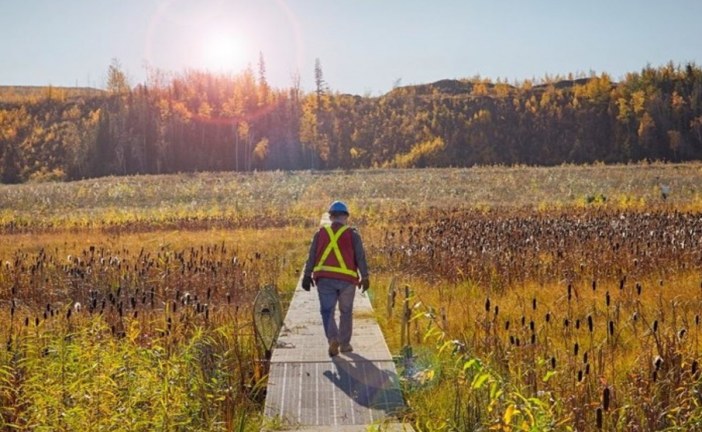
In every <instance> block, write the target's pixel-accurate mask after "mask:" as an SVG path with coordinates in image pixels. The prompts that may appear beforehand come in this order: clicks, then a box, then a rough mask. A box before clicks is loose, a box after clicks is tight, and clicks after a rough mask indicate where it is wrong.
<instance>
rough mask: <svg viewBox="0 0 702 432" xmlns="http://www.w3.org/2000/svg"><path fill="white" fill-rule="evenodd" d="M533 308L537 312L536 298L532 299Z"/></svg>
mask: <svg viewBox="0 0 702 432" xmlns="http://www.w3.org/2000/svg"><path fill="white" fill-rule="evenodd" d="M531 308H532V309H533V310H536V297H534V298H532V299H531Z"/></svg>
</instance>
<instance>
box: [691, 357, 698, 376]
mask: <svg viewBox="0 0 702 432" xmlns="http://www.w3.org/2000/svg"><path fill="white" fill-rule="evenodd" d="M698 367H699V365H698V364H697V360H693V361H692V366H691V367H690V373H692V376H693V377H695V378H696V375H697V371H698Z"/></svg>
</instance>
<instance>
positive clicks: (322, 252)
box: [313, 224, 358, 283]
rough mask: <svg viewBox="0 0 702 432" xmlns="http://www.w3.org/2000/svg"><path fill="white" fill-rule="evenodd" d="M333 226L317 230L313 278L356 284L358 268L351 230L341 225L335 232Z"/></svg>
mask: <svg viewBox="0 0 702 432" xmlns="http://www.w3.org/2000/svg"><path fill="white" fill-rule="evenodd" d="M335 225H336V226H338V225H337V224H333V225H332V226H331V227H330V226H324V227H322V228H320V229H319V235H318V236H317V254H316V256H315V263H316V265H315V267H314V269H313V271H314V278H315V280H317V279H320V278H331V279H340V280H343V281H347V282H351V283H358V266H357V265H356V257H355V255H354V250H353V239H352V238H351V230H349V227H348V226H347V225H342V226H341V227H339V229H338V230H337V231H336V232H335V231H334V229H333V227H334V226H335Z"/></svg>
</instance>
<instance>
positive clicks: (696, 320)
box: [695, 314, 700, 326]
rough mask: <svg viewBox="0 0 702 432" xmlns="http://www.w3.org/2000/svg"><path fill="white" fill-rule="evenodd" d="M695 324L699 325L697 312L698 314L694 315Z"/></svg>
mask: <svg viewBox="0 0 702 432" xmlns="http://www.w3.org/2000/svg"><path fill="white" fill-rule="evenodd" d="M695 325H696V326H699V325H700V316H699V314H698V315H695Z"/></svg>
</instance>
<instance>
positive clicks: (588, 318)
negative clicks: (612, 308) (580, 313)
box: [587, 315, 594, 333]
mask: <svg viewBox="0 0 702 432" xmlns="http://www.w3.org/2000/svg"><path fill="white" fill-rule="evenodd" d="M587 328H588V330H590V333H592V331H593V329H594V324H593V323H592V315H588V316H587Z"/></svg>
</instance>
